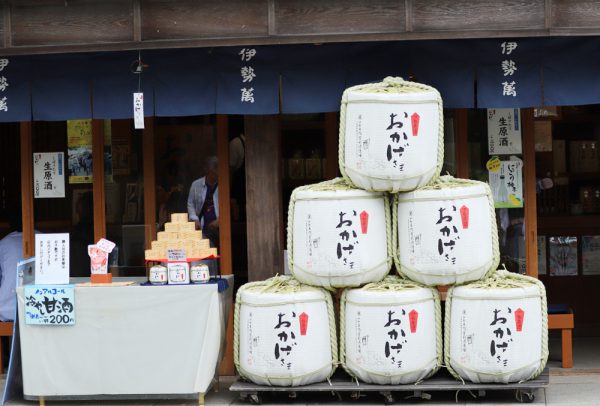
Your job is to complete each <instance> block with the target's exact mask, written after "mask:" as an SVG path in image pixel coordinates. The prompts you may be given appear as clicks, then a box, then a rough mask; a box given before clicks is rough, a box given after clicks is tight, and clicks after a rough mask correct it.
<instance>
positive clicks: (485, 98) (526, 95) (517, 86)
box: [470, 38, 543, 108]
mask: <svg viewBox="0 0 600 406" xmlns="http://www.w3.org/2000/svg"><path fill="white" fill-rule="evenodd" d="M513 43H515V44H516V48H514V49H512V50H511V47H512V44H513ZM542 44H543V42H542V41H540V40H539V39H535V38H533V39H532V38H511V39H493V40H472V41H470V46H471V47H472V48H473V55H474V56H475V61H476V72H477V106H478V107H497V108H501V107H532V106H539V105H541V104H542V86H541V56H542V51H543V49H542ZM503 52H504V53H503ZM515 68H516V69H515Z"/></svg>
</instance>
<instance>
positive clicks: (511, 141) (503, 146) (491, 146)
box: [487, 109, 521, 155]
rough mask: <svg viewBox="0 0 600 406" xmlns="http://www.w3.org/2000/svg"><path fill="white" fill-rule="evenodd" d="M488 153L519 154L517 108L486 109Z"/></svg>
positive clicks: (519, 136)
mask: <svg viewBox="0 0 600 406" xmlns="http://www.w3.org/2000/svg"><path fill="white" fill-rule="evenodd" d="M487 118H488V120H487V122H488V153H489V154H490V155H507V154H521V115H520V114H519V109H488V110H487Z"/></svg>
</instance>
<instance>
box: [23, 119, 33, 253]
mask: <svg viewBox="0 0 600 406" xmlns="http://www.w3.org/2000/svg"><path fill="white" fill-rule="evenodd" d="M20 132H21V211H22V218H23V257H25V258H29V257H33V256H34V255H35V237H34V233H33V228H34V218H33V146H32V123H31V121H22V122H21V128H20Z"/></svg>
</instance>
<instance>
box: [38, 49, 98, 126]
mask: <svg viewBox="0 0 600 406" xmlns="http://www.w3.org/2000/svg"><path fill="white" fill-rule="evenodd" d="M30 62H31V65H30V75H31V100H32V112H33V119H34V120H41V121H62V120H69V119H82V118H90V117H91V116H92V109H91V93H90V64H89V62H90V60H89V55H87V54H75V55H44V56H32V57H30Z"/></svg>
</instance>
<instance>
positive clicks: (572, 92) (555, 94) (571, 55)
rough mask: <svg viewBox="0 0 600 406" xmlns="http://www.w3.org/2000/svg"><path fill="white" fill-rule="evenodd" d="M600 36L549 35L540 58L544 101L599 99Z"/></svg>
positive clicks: (566, 102)
mask: <svg viewBox="0 0 600 406" xmlns="http://www.w3.org/2000/svg"><path fill="white" fill-rule="evenodd" d="M599 52H600V39H599V38H597V37H592V38H548V39H546V41H545V46H544V57H543V61H542V66H543V68H542V69H543V77H544V105H546V106H565V105H582V104H594V103H600V57H599V55H598V53H599Z"/></svg>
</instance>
